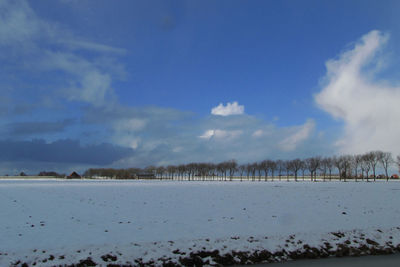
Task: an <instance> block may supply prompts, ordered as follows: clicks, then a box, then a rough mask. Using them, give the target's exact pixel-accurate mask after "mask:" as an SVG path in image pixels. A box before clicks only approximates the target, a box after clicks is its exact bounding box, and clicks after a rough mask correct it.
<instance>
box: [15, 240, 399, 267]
mask: <svg viewBox="0 0 400 267" xmlns="http://www.w3.org/2000/svg"><path fill="white" fill-rule="evenodd" d="M332 234H333V235H335V236H337V237H344V236H345V235H344V234H342V233H332ZM291 239H293V238H291ZM287 241H288V242H292V241H290V240H289V239H288V240H287ZM351 244H352V243H351V242H350V241H349V240H345V241H344V242H341V243H335V244H332V243H329V242H324V243H323V246H322V247H318V248H317V247H312V246H309V245H308V244H304V245H303V246H302V247H301V248H299V249H297V250H294V251H287V250H285V249H281V250H279V251H275V252H270V251H268V250H259V251H255V252H246V251H231V252H229V253H225V254H222V253H221V252H220V251H219V250H212V251H208V250H201V251H196V252H191V253H190V254H188V255H187V254H186V253H184V252H181V251H179V250H178V249H177V250H174V251H172V253H173V254H175V255H179V259H178V261H177V262H175V261H173V260H172V259H171V258H160V259H157V260H154V261H153V260H152V261H148V262H144V261H143V260H142V259H141V258H137V259H133V260H132V262H133V263H131V262H126V263H124V264H119V263H118V264H117V263H115V262H116V261H117V259H118V258H117V256H114V255H111V254H106V255H103V256H101V260H102V262H95V261H93V259H92V258H90V257H88V258H86V259H83V260H80V261H79V262H78V263H75V264H71V265H59V266H63V267H64V266H65V267H86V266H107V267H117V266H120V267H125V266H126V267H128V266H140V267H141V266H160V265H161V266H165V267H169V266H171V267H172V266H188V267H194V266H195V267H197V266H204V265H208V266H210V265H211V266H232V265H250V264H257V263H273V262H282V261H287V260H298V259H317V258H327V257H346V256H352V257H358V256H364V255H387V254H393V253H399V252H400V244H398V245H396V246H394V245H393V244H392V243H391V242H390V241H389V242H387V243H386V244H385V245H383V246H382V245H379V243H378V242H376V241H375V240H372V239H368V238H366V239H365V244H358V243H357V245H354V244H353V245H351ZM333 247H337V248H336V249H333ZM59 258H61V257H59ZM48 259H49V260H53V259H54V256H52V255H51V256H50V258H48ZM101 260H100V261H101ZM47 263H48V262H47ZM32 265H36V264H32ZM38 265H39V266H40V263H38ZM10 266H23V267H27V266H29V265H28V264H27V263H25V262H22V261H16V262H14V263H13V264H11V265H10ZM55 266H57V265H55Z"/></svg>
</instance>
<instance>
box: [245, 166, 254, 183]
mask: <svg viewBox="0 0 400 267" xmlns="http://www.w3.org/2000/svg"><path fill="white" fill-rule="evenodd" d="M252 170H253V166H252V164H250V163H248V164H247V165H246V173H247V180H248V181H250V175H251V172H252Z"/></svg>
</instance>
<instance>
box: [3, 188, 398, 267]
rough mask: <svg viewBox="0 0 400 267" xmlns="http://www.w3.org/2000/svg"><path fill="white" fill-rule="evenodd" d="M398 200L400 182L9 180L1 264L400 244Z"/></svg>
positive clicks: (118, 260)
mask: <svg viewBox="0 0 400 267" xmlns="http://www.w3.org/2000/svg"><path fill="white" fill-rule="evenodd" d="M398 199H400V183H399V182H389V183H386V182H378V183H362V182H358V183H355V182H347V183H343V182H326V183H322V182H318V183H311V182H298V183H296V182H171V181H162V182H161V181H90V180H87V181H67V180H37V181H32V180H18V181H16V180H0V211H1V218H0V265H1V266H7V265H10V264H12V263H16V262H17V261H20V262H21V263H22V262H26V263H28V264H29V265H31V264H33V263H37V264H38V265H40V266H44V265H57V264H71V263H77V262H79V260H81V259H86V258H88V257H91V258H92V259H93V261H95V262H97V263H100V264H105V262H109V261H113V262H114V263H126V262H131V263H133V264H134V260H135V259H136V260H137V259H139V258H141V261H142V262H150V261H152V260H153V261H155V263H156V264H161V261H160V259H161V258H162V259H164V260H165V261H171V262H179V258H182V257H184V256H185V255H189V253H190V252H196V251H213V250H216V249H217V250H218V251H219V253H221V254H224V253H229V252H231V251H246V252H254V251H261V250H268V251H271V252H274V251H280V250H282V249H284V250H286V251H295V250H299V249H303V248H304V244H307V245H309V246H315V247H320V246H323V245H324V243H325V242H329V243H331V245H332V246H333V248H332V249H335V244H338V243H339V242H344V241H347V240H349V241H348V242H350V243H349V244H354V245H355V244H364V243H366V244H367V245H371V244H370V242H369V241H368V242H366V240H367V239H368V240H374V242H377V244H379V245H382V246H383V245H385V244H386V242H392V243H391V244H394V245H396V244H399V243H400V230H399V229H398V228H397V227H398V226H400V225H399V222H400V206H399V205H398ZM332 233H335V234H332ZM338 233H339V234H338ZM364 237H365V238H364ZM372 244H373V243H372ZM101 256H103V258H101ZM114 256H116V258H114ZM208 260H209V263H210V264H212V263H213V260H212V258H211V257H210V259H208Z"/></svg>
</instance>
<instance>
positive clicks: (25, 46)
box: [0, 0, 125, 106]
mask: <svg viewBox="0 0 400 267" xmlns="http://www.w3.org/2000/svg"><path fill="white" fill-rule="evenodd" d="M0 10H1V12H0V47H1V48H5V49H9V50H10V51H11V52H7V51H6V52H4V51H5V50H4V51H3V52H4V53H2V54H1V55H0V58H7V57H8V58H7V61H8V62H12V64H15V66H14V67H15V68H20V69H23V70H24V71H26V70H28V71H30V72H36V74H35V75H37V73H38V72H40V71H42V72H43V73H46V72H47V73H48V72H53V73H55V74H56V75H58V76H62V75H64V77H62V78H63V80H64V88H63V91H64V94H63V96H66V97H67V99H69V100H74V101H82V102H87V103H90V104H93V105H96V106H100V105H104V104H106V103H107V104H109V103H110V101H111V102H112V101H114V100H115V95H114V90H113V88H112V87H111V84H112V79H113V76H114V74H115V73H121V70H120V68H121V67H120V65H118V64H109V65H108V66H102V65H99V64H98V61H99V58H101V56H104V55H106V56H109V55H110V54H113V55H122V54H124V53H125V50H124V49H120V48H114V47H111V46H107V45H104V44H99V43H95V42H90V41H83V40H82V38H79V37H77V36H75V35H74V34H73V33H72V32H70V31H68V30H67V29H65V28H63V27H61V26H60V25H58V24H57V23H56V22H52V21H48V20H45V19H42V18H40V17H38V16H37V15H36V13H35V12H34V10H33V9H32V8H31V7H30V6H29V2H27V1H24V0H19V1H10V0H2V1H0ZM76 49H85V50H91V51H93V52H97V55H98V54H100V56H93V55H91V56H87V55H83V54H82V53H77V52H76V51H74V50H76ZM54 51H57V52H54ZM11 57H14V58H12V59H11ZM21 59H22V60H21ZM114 65H116V66H117V68H119V69H118V70H117V71H114V72H113V71H112V69H113V66H114ZM58 89H60V88H58Z"/></svg>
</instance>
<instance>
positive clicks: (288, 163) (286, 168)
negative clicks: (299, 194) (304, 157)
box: [283, 160, 292, 182]
mask: <svg viewBox="0 0 400 267" xmlns="http://www.w3.org/2000/svg"><path fill="white" fill-rule="evenodd" d="M283 167H284V168H285V171H286V181H288V182H289V174H290V171H291V170H292V169H291V166H290V162H289V161H288V160H285V161H284V162H283Z"/></svg>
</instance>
